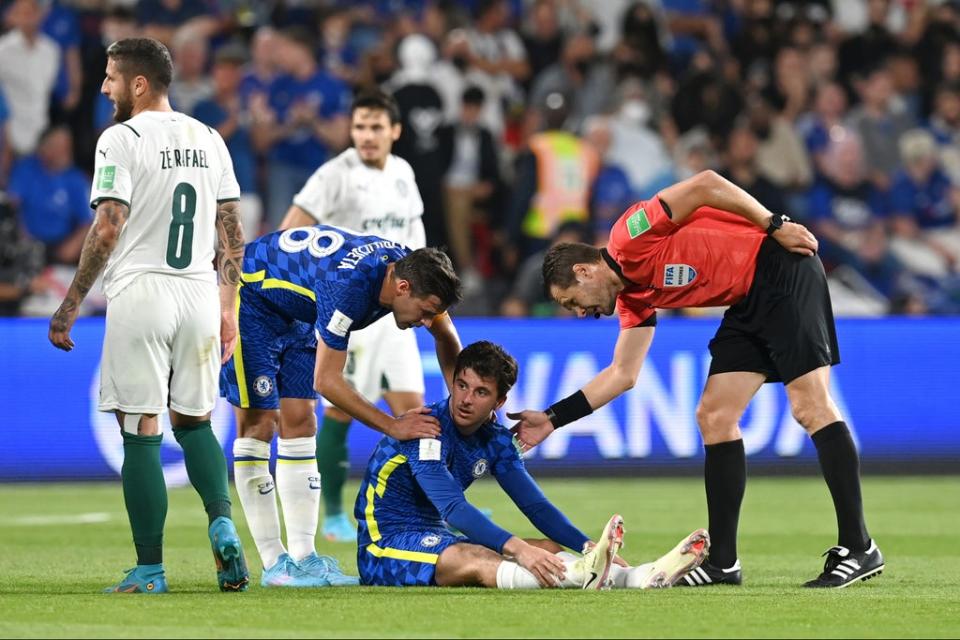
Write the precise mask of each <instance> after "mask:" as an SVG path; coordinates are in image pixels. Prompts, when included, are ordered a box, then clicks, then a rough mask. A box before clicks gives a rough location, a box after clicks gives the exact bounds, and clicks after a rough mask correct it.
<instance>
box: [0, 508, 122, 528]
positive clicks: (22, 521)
mask: <svg viewBox="0 0 960 640" xmlns="http://www.w3.org/2000/svg"><path fill="white" fill-rule="evenodd" d="M112 519H113V518H112V516H111V515H110V514H109V513H104V512H101V511H97V512H93V513H76V514H72V515H49V516H20V517H18V518H10V519H9V520H7V521H6V523H4V524H6V525H7V526H13V527H38V526H44V525H50V524H100V523H103V522H109V521H110V520H112Z"/></svg>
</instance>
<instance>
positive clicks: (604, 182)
mask: <svg viewBox="0 0 960 640" xmlns="http://www.w3.org/2000/svg"><path fill="white" fill-rule="evenodd" d="M584 138H585V139H586V141H587V142H588V143H590V145H591V146H592V147H593V148H594V149H595V150H596V152H597V155H598V156H599V158H600V170H599V171H598V173H597V179H596V180H595V181H594V183H593V193H592V196H591V200H590V217H591V219H592V221H593V222H592V227H593V241H594V242H595V243H596V244H598V245H606V244H607V238H608V237H609V235H610V229H611V228H613V224H614V223H615V222H616V221H617V220H618V219H619V218H620V216H621V215H622V214H623V212H624V211H626V209H627V207H629V206H630V205H631V204H632V203H634V202H636V201H637V200H642V199H644V198H643V197H641V196H639V195H638V194H637V193H636V192H635V191H634V190H633V186H631V184H630V178H629V177H628V176H627V173H626V171H624V170H623V169H622V168H621V167H620V166H619V165H616V164H614V163H612V162H610V160H609V150H610V144H611V138H612V134H611V131H610V122H609V121H608V119H607V118H605V117H603V116H596V117H593V118H588V119H587V121H586V122H585V123H584ZM670 177H671V178H672V176H670ZM657 186H659V185H657ZM664 186H666V185H664ZM656 190H657V189H656V188H654V189H653V191H654V192H655V191H656ZM648 192H649V190H648ZM650 195H653V193H650Z"/></svg>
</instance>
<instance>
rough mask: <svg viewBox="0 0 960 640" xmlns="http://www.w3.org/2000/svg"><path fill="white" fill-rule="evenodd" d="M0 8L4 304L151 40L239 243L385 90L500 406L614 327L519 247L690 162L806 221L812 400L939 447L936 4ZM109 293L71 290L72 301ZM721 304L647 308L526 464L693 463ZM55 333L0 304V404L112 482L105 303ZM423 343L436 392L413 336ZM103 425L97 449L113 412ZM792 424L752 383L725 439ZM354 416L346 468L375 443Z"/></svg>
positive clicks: (954, 450) (35, 274) (895, 447)
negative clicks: (824, 356) (129, 55)
mask: <svg viewBox="0 0 960 640" xmlns="http://www.w3.org/2000/svg"><path fill="white" fill-rule="evenodd" d="M0 15H2V26H0V29H2V34H0V314H3V315H6V316H18V317H19V316H36V317H38V318H45V317H48V316H49V314H51V313H52V312H53V311H54V310H55V309H56V307H57V306H58V305H59V303H60V300H61V299H62V297H63V295H64V293H65V291H66V288H67V286H68V285H69V282H70V280H71V278H72V275H73V271H74V269H75V266H76V263H77V259H78V257H79V253H80V248H81V245H82V241H83V237H84V235H85V233H86V231H87V229H88V226H89V224H90V222H91V218H92V212H91V210H90V208H89V206H88V198H89V188H90V184H89V182H90V172H91V168H92V166H93V154H94V145H95V143H96V140H97V137H98V135H99V134H100V132H102V131H103V130H104V129H105V128H106V127H107V126H109V125H110V124H111V122H112V121H111V116H112V105H111V104H110V103H109V101H107V100H106V99H105V98H104V97H103V96H101V95H100V93H99V90H100V84H101V82H102V79H103V70H104V67H105V64H106V56H105V49H106V47H107V46H108V45H109V44H110V43H112V42H114V41H115V40H117V39H120V38H124V37H129V36H136V35H143V36H151V37H155V38H158V39H160V40H162V41H163V42H165V43H166V44H167V46H168V47H169V48H170V51H171V53H172V55H173V60H174V65H175V76H174V82H173V84H172V85H171V87H170V98H171V102H172V104H173V107H174V108H175V109H176V110H178V111H181V112H184V113H187V114H190V115H192V116H194V117H196V118H198V119H199V120H201V121H203V122H205V123H207V124H208V125H209V126H211V127H215V128H217V129H218V130H219V131H220V133H221V134H222V135H223V137H224V139H225V140H226V141H227V144H228V147H229V149H230V152H231V155H232V157H233V161H234V164H235V169H236V173H237V177H238V180H239V182H240V185H241V189H242V191H243V198H242V203H241V206H242V211H243V216H244V220H245V225H246V229H247V234H248V236H249V237H251V238H252V237H255V236H256V235H258V234H259V233H262V232H266V231H269V230H272V229H274V228H276V226H277V225H278V223H279V222H280V219H281V218H282V216H283V214H284V213H285V211H286V210H287V208H288V207H289V205H290V202H291V199H292V196H293V195H294V194H295V193H296V192H297V191H298V190H299V189H300V187H301V186H302V185H303V183H304V182H305V181H306V179H307V177H308V176H309V175H310V174H311V173H312V172H313V171H314V170H315V169H316V168H317V167H318V166H319V165H320V164H322V163H323V162H324V161H326V160H327V159H329V158H331V157H333V156H334V155H336V154H337V153H339V152H340V151H341V150H342V149H344V148H345V147H346V146H347V145H348V144H349V132H348V110H349V105H350V102H351V99H352V96H353V94H354V92H355V91H356V90H357V89H358V88H361V87H364V86H370V85H379V86H382V87H384V88H385V89H387V90H389V91H390V92H392V93H393V95H394V96H395V97H396V98H397V101H398V102H399V104H400V107H401V111H402V116H403V135H402V137H401V138H400V140H399V142H398V143H397V144H396V145H395V147H394V153H396V154H397V155H400V156H402V157H403V158H405V159H406V160H408V161H409V162H410V164H411V165H412V167H413V169H414V172H415V174H416V178H417V182H418V184H419V187H420V190H421V193H422V194H423V200H424V204H425V212H424V223H425V226H426V230H427V237H428V243H429V244H430V245H433V246H444V247H446V248H447V249H448V251H449V253H450V254H451V257H452V258H453V260H454V262H455V265H456V267H457V269H458V271H459V273H461V275H462V277H463V280H464V284H465V288H466V294H467V295H466V299H465V301H464V303H463V304H462V305H460V306H459V307H458V308H457V309H456V310H455V315H456V317H457V318H458V326H460V327H461V333H463V335H464V337H465V339H467V340H469V339H479V338H487V339H493V340H498V341H500V342H502V343H503V344H504V345H505V346H507V347H508V348H509V349H510V350H512V351H513V352H514V354H515V355H516V356H517V357H518V360H519V361H520V365H521V373H522V377H521V381H520V382H519V383H518V388H517V391H516V392H515V393H514V396H513V398H512V399H511V401H510V403H508V408H511V407H512V408H522V407H530V408H541V407H542V406H545V405H547V404H549V403H550V402H552V401H554V400H555V399H557V398H560V397H563V396H565V395H567V394H568V393H570V392H572V391H573V390H575V389H576V388H578V386H579V385H580V384H582V383H583V382H585V381H586V380H587V379H588V378H589V375H591V371H592V372H595V371H596V370H597V369H598V367H599V368H602V367H603V366H604V365H605V364H606V360H607V359H608V358H609V355H610V353H611V349H612V344H613V340H614V339H615V335H616V325H615V323H613V322H609V321H600V322H593V321H591V322H590V323H587V324H572V323H573V322H574V321H573V320H570V319H553V320H550V319H547V318H552V317H554V316H560V315H563V311H562V310H561V309H559V308H558V307H557V306H556V305H554V304H553V303H551V302H550V301H548V300H546V299H545V298H544V296H543V293H542V290H541V286H540V280H539V278H540V276H539V271H540V258H541V257H542V253H543V251H544V250H545V249H546V248H547V247H549V246H550V244H551V243H554V242H557V241H561V240H584V241H587V242H595V243H598V244H602V243H604V242H605V239H606V236H607V233H608V230H609V229H610V227H611V226H612V224H613V223H614V221H615V220H616V219H617V217H618V216H619V215H620V214H621V213H622V212H623V210H624V209H626V208H627V207H628V206H629V205H630V204H631V203H633V202H635V201H636V200H639V199H645V198H648V197H651V196H652V195H654V194H655V193H656V192H657V191H658V190H659V189H661V188H663V187H664V186H666V185H669V184H671V183H672V182H674V181H677V180H681V179H684V178H686V177H688V176H690V175H692V174H694V173H696V172H697V171H700V170H703V169H707V168H712V169H715V170H717V171H718V172H720V173H722V174H723V175H724V176H726V177H727V178H729V179H730V180H732V181H734V182H735V183H737V184H739V185H740V186H742V187H744V188H745V189H747V190H748V191H750V192H751V193H752V194H754V195H755V196H756V197H757V198H758V199H759V200H760V201H761V202H762V203H763V204H765V205H766V206H767V207H768V208H770V209H771V210H773V211H776V212H783V213H787V214H789V215H790V216H791V217H792V218H794V219H795V220H797V221H800V222H802V223H804V224H806V225H808V226H809V227H810V228H811V229H812V230H813V231H814V232H815V233H816V234H817V236H818V237H819V239H820V252H821V258H822V259H823V262H824V264H825V266H826V268H827V271H828V274H829V280H830V287H831V293H832V296H833V302H834V308H835V313H836V315H837V316H839V317H841V318H845V319H843V320H841V321H840V323H839V324H840V326H839V329H840V340H841V347H842V354H843V358H844V362H845V365H844V366H842V367H840V368H838V369H837V370H836V374H837V375H836V381H837V382H836V386H837V389H836V390H835V392H836V394H837V395H838V398H839V400H840V401H841V402H846V404H847V406H846V409H847V411H848V412H849V416H850V422H851V424H852V425H854V427H855V430H857V432H858V434H859V435H858V437H859V439H860V444H861V448H862V450H863V451H864V459H865V462H866V463H867V464H868V465H869V464H870V463H871V462H872V461H877V462H878V464H879V463H881V462H890V461H897V460H904V459H911V460H913V459H914V453H917V455H918V456H919V458H917V459H918V460H921V461H927V462H931V461H937V462H938V464H941V463H943V464H954V465H955V462H956V460H957V456H960V435H958V433H960V432H958V430H957V429H956V427H957V426H960V425H958V424H957V418H956V412H955V411H954V410H953V409H954V408H953V407H951V406H950V405H951V404H952V400H951V398H956V396H957V394H956V391H955V389H954V388H952V386H951V380H953V379H954V378H955V377H956V363H957V362H958V361H960V331H958V329H960V325H958V324H957V321H956V319H955V318H956V314H957V313H958V311H960V277H958V272H960V215H958V212H960V189H958V186H960V146H958V142H960V2H956V1H942V2H941V1H935V0H931V1H928V2H923V1H918V0H842V1H841V0H820V1H807V2H774V1H772V0H649V1H640V2H636V1H634V2H630V1H626V0H602V1H593V2H587V1H586V0H462V1H453V0H446V1H444V0H368V1H361V0H356V1H350V2H348V1H345V0H344V1H338V0H273V1H270V0H264V1H255V0H142V1H135V0H134V1H131V0H73V1H71V0H45V1H44V0H2V1H0ZM551 198H561V199H565V200H564V201H565V202H566V206H565V211H566V214H565V215H564V216H562V217H559V218H556V219H554V218H552V217H550V216H546V215H543V212H542V211H541V210H540V208H538V207H537V206H536V203H538V202H544V201H548V200H550V199H551ZM104 306H105V302H104V300H103V299H102V297H99V296H98V295H97V294H96V293H95V292H92V293H91V296H90V297H89V298H88V300H87V302H86V305H85V309H84V311H85V313H86V314H89V315H93V316H98V315H102V312H103V309H104ZM720 311H722V310H695V311H694V312H691V313H689V314H680V315H694V316H703V315H707V316H716V315H718V313H719V312H720ZM890 316H895V317H893V318H891V317H890ZM464 317H471V318H474V319H466V320H462V321H461V320H460V319H461V318H464ZM503 317H510V318H528V317H535V318H536V319H531V320H509V321H508V320H504V319H502V318H503ZM662 317H663V315H662ZM881 318H884V319H881ZM716 322H717V320H716V319H710V320H703V319H700V320H697V319H689V320H688V319H683V318H676V319H673V318H671V319H669V321H668V322H664V323H662V325H661V328H660V329H658V334H659V335H658V339H657V341H655V345H654V351H653V352H652V354H651V361H650V364H649V366H647V367H645V368H644V374H643V375H644V376H645V377H644V378H643V379H642V381H641V384H639V385H638V387H637V388H636V389H634V390H633V391H632V392H630V393H629V394H627V395H626V396H625V397H624V398H622V399H620V400H618V401H617V402H616V403H614V404H613V405H611V407H610V409H609V411H601V412H598V413H597V414H595V415H594V416H592V417H590V418H589V419H587V420H583V421H581V422H580V423H578V425H574V426H572V427H568V428H567V429H565V430H564V431H563V433H565V434H567V435H565V436H563V438H559V437H555V438H553V439H551V440H550V441H549V444H550V445H551V447H552V448H551V447H541V449H544V451H541V452H537V453H535V454H534V455H533V457H532V458H531V461H532V464H537V465H540V466H542V467H544V468H547V467H549V466H550V465H551V464H552V463H551V460H561V459H567V458H568V457H569V456H573V458H571V459H570V461H571V462H577V459H576V455H574V454H571V453H569V452H570V451H574V450H576V451H579V452H580V454H582V455H583V456H585V457H584V459H583V460H580V462H582V463H583V464H582V465H581V466H583V467H584V468H587V467H590V468H594V467H596V468H607V469H609V468H610V467H609V466H607V467H603V465H605V464H606V462H605V461H609V460H623V461H624V464H627V466H634V467H635V466H636V461H637V460H646V461H653V462H656V461H657V460H661V458H662V461H664V462H671V463H672V462H676V461H680V462H683V461H684V460H687V461H688V462H689V459H690V458H693V457H696V456H698V455H699V451H700V447H699V436H698V435H697V432H696V425H695V421H694V418H693V413H692V412H693V408H694V407H695V403H696V396H697V394H698V393H699V390H700V387H701V386H702V381H703V379H704V376H705V375H706V374H705V371H706V368H705V358H706V357H707V356H706V343H707V341H708V340H709V338H710V336H711V335H712V332H713V330H714V329H715V326H716ZM77 332H78V335H79V336H80V338H81V339H79V340H77V342H78V345H79V347H78V350H77V352H75V353H73V354H70V355H69V356H65V355H64V354H59V353H54V351H53V349H52V348H50V347H49V345H48V344H46V340H45V336H46V323H45V321H43V320H39V319H38V320H35V321H29V320H17V319H8V320H4V321H2V322H0V341H2V343H0V366H2V367H3V368H2V371H4V372H5V373H7V374H8V375H10V376H12V379H11V380H9V381H8V384H4V385H0V401H2V402H4V403H5V406H21V407H22V406H34V407H36V406H40V407H43V406H44V405H45V404H46V405H48V406H49V405H50V404H51V402H50V397H51V396H50V393H51V391H52V390H54V389H55V390H56V391H57V402H56V403H54V405H55V406H50V407H49V408H48V409H47V410H45V411H39V412H37V413H38V414H42V415H31V416H30V420H31V421H33V422H34V423H37V421H39V422H40V423H43V424H47V425H49V427H50V428H54V429H57V433H65V434H67V435H64V436H63V437H64V438H66V439H67V440H65V442H66V441H70V442H75V443H76V444H75V445H70V446H69V447H67V445H66V444H65V445H64V446H65V453H64V455H67V456H68V459H65V462H64V465H65V466H64V467H63V469H64V471H63V474H62V476H63V477H72V476H74V475H77V474H80V475H83V474H88V475H89V476H90V477H105V476H110V475H112V471H111V468H112V465H113V462H111V461H110V460H111V458H110V456H111V455H113V454H109V453H107V452H106V450H105V449H104V448H103V447H100V449H99V452H100V453H99V454H98V453H97V452H98V448H97V447H99V446H100V445H99V444H97V443H98V440H97V439H96V438H93V436H91V433H97V429H99V428H100V427H99V426H98V425H100V423H101V422H104V420H106V418H102V417H101V416H99V415H98V414H97V413H96V411H95V407H94V405H95V403H94V402H93V401H92V399H95V396H96V386H95V385H96V373H97V363H98V358H99V346H100V336H101V335H102V320H101V319H99V318H92V319H90V320H88V321H86V322H83V321H82V322H81V323H80V324H79V325H78V329H77ZM420 337H421V338H422V337H423V336H420ZM421 344H422V346H423V355H424V359H425V362H426V363H427V364H428V366H427V372H428V378H430V376H433V378H431V379H428V399H431V398H433V399H436V398H437V397H438V394H441V393H443V390H442V388H441V386H440V384H439V378H438V377H437V376H436V373H435V372H436V368H435V365H433V364H431V362H432V360H431V359H432V358H433V355H432V345H431V343H430V341H429V337H427V339H426V341H425V342H422V343H421ZM431 367H433V368H431ZM431 372H432V373H431ZM431 385H432V386H431ZM221 413H222V416H221V418H222V419H221V420H220V423H221V424H222V425H223V428H224V432H223V433H222V434H221V437H223V438H229V433H230V428H231V427H229V423H230V422H231V419H232V418H231V416H230V412H229V410H228V409H225V410H224V411H222V412H221ZM23 415H26V413H25V412H24V414H23ZM751 416H752V417H751ZM107 418H109V416H107ZM104 425H105V426H103V427H102V428H103V429H108V430H109V435H110V438H109V443H110V444H107V445H104V446H106V447H107V449H109V448H110V447H111V446H112V447H113V448H114V449H116V451H115V452H114V453H119V451H120V449H119V447H118V446H115V445H118V442H114V441H115V440H116V441H118V440H119V439H118V438H115V435H116V434H115V425H113V424H112V418H109V420H106V422H104ZM798 429H799V427H797V426H796V425H795V423H793V422H792V418H790V416H789V411H788V409H787V406H786V403H785V399H784V398H783V395H782V391H781V390H780V389H779V388H773V387H772V386H771V387H770V388H769V391H766V390H765V391H764V392H762V393H761V395H760V398H759V399H758V401H757V402H755V403H754V405H753V408H752V409H751V413H750V414H748V417H747V419H746V420H745V433H747V434H751V433H752V434H753V436H752V438H753V440H752V442H753V443H754V444H753V445H748V453H751V454H752V455H754V456H755V457H759V458H764V457H765V458H764V459H768V460H769V461H773V462H777V463H778V464H779V462H781V461H783V460H786V459H794V458H796V459H799V460H807V461H812V460H814V457H813V453H812V448H811V447H810V445H809V443H807V442H806V439H805V438H803V437H802V434H801V433H800V432H799V431H797V430H798ZM78 434H82V436H81V435H78ZM353 434H354V436H353V437H354V438H359V440H356V439H355V440H352V443H353V445H354V446H353V449H352V451H353V452H354V453H353V454H352V455H354V456H355V457H356V459H355V460H354V464H355V467H356V466H357V465H358V464H362V462H363V461H364V460H365V458H366V455H367V452H369V445H370V444H371V443H372V438H373V436H372V434H371V433H368V430H366V429H362V428H354V429H353ZM10 437H12V438H14V440H13V442H12V443H9V444H10V446H8V447H5V448H6V449H7V450H8V451H11V455H10V460H3V463H4V464H3V465H2V471H0V476H2V477H8V478H18V477H25V476H23V474H24V473H26V474H28V476H26V477H29V473H30V471H31V470H33V469H35V467H34V466H33V463H31V462H28V460H29V459H30V458H29V456H26V457H24V454H23V452H24V451H26V450H28V449H29V448H30V447H36V446H38V445H37V444H36V441H35V440H32V439H30V438H29V437H28V436H27V435H26V434H23V435H17V434H12V435H11V436H10ZM581 437H582V438H584V439H585V441H584V442H583V443H582V444H578V447H572V448H568V447H567V444H569V442H570V441H571V439H573V441H574V442H576V439H577V438H581ZM18 438H19V439H22V442H20V441H18V440H17V439H18ZM97 438H99V436H97ZM748 439H749V438H748ZM18 447H19V449H18ZM751 447H752V449H751ZM67 449H69V452H67ZM14 451H17V452H19V453H17V455H16V456H14V455H13V453H12V452H14ZM70 452H72V453H70ZM168 453H170V455H171V456H175V454H176V451H175V447H174V448H172V449H171V450H170V452H168ZM74 454H75V459H73V458H69V455H74ZM580 454H577V455H580ZM38 455H40V454H39V453H38ZM874 456H876V457H874ZM924 456H926V457H924ZM358 461H359V462H358ZM631 461H632V462H631ZM8 462H9V464H7V463H8ZM698 464H699V463H698ZM18 465H19V466H18ZM71 465H72V466H71ZM78 465H79V466H78ZM84 465H85V466H84ZM591 465H592V467H591ZM688 466H690V465H688ZM117 468H118V467H117ZM690 468H693V467H692V466H690ZM952 470H958V469H957V468H956V466H954V467H952Z"/></svg>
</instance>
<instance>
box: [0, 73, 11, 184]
mask: <svg viewBox="0 0 960 640" xmlns="http://www.w3.org/2000/svg"><path fill="white" fill-rule="evenodd" d="M9 119H10V107H8V106H7V99H6V97H4V95H3V87H2V86H0V192H2V191H3V188H4V187H6V186H7V172H8V170H9V167H10V151H9V147H8V145H7V121H8V120H9Z"/></svg>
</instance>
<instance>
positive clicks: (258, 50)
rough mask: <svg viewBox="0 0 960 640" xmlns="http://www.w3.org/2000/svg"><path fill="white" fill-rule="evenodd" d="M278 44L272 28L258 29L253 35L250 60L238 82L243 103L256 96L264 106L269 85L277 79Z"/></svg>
mask: <svg viewBox="0 0 960 640" xmlns="http://www.w3.org/2000/svg"><path fill="white" fill-rule="evenodd" d="M279 43H280V37H279V35H278V34H277V31H276V30H275V29H274V28H273V27H266V26H265V27H260V28H259V29H257V30H256V32H255V33H254V34H253V40H252V42H251V47H250V53H251V59H250V62H249V63H248V64H247V67H246V68H245V69H244V73H243V79H242V80H241V81H240V89H239V91H240V98H241V99H242V100H243V101H244V102H247V101H249V100H250V99H251V97H252V96H253V95H254V94H256V95H259V96H261V97H262V98H263V105H264V107H265V106H266V98H267V96H268V94H269V93H270V85H271V84H272V83H273V81H274V80H275V79H276V77H277V58H278V56H279V53H278V49H279V48H280V44H279Z"/></svg>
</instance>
